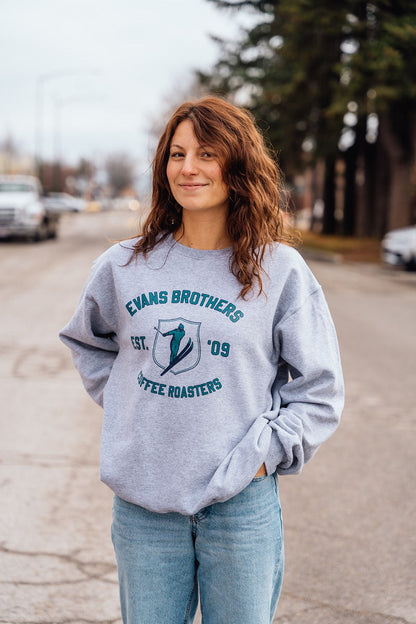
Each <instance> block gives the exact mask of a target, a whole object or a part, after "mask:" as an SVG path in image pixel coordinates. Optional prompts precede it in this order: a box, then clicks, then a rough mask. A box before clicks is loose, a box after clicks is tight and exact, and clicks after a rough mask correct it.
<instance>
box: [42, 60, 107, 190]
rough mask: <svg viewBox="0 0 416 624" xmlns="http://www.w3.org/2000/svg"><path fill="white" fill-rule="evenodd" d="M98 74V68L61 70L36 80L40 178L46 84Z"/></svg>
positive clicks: (43, 75)
mask: <svg viewBox="0 0 416 624" xmlns="http://www.w3.org/2000/svg"><path fill="white" fill-rule="evenodd" d="M85 74H87V75H96V74H98V70H88V69H85V70H84V69H79V70H61V71H55V72H49V73H47V74H41V75H40V76H38V78H37V80H36V99H35V166H36V173H37V175H38V176H39V178H41V177H42V152H43V105H44V88H45V85H46V84H47V83H49V82H51V81H53V80H57V79H60V78H66V77H71V76H79V75H85Z"/></svg>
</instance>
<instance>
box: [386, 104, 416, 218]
mask: <svg viewBox="0 0 416 624" xmlns="http://www.w3.org/2000/svg"><path fill="white" fill-rule="evenodd" d="M406 112H407V114H406V113H404V114H403V119H398V116H397V113H398V111H393V112H392V114H390V115H384V116H381V117H380V119H379V137H380V145H381V148H382V149H383V150H384V151H385V153H386V156H387V159H388V168H389V172H390V188H389V195H388V204H387V223H386V227H387V230H392V229H396V228H400V227H405V226H407V225H410V224H411V220H412V211H411V191H412V187H411V177H412V169H413V165H414V146H413V129H414V124H412V123H411V122H412V119H411V118H409V111H406Z"/></svg>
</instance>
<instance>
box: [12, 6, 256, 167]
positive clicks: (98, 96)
mask: <svg viewBox="0 0 416 624" xmlns="http://www.w3.org/2000/svg"><path fill="white" fill-rule="evenodd" d="M253 19H254V18H253V16H251V17H250V16H247V15H244V14H243V15H241V13H240V14H239V15H238V16H237V15H235V14H231V15H230V14H229V13H228V12H224V11H219V10H218V9H216V8H215V7H214V6H213V5H211V4H210V3H209V2H207V1H206V0H0V58H1V62H0V141H3V140H4V139H5V137H7V136H11V137H12V138H13V139H14V141H15V142H16V143H17V145H18V147H19V149H21V150H22V151H27V152H30V153H33V152H34V150H35V144H36V139H35V137H36V127H38V128H40V129H41V152H42V156H43V157H44V158H51V157H52V156H53V155H54V153H55V151H56V150H57V149H58V150H60V151H61V153H62V154H63V156H64V159H65V160H66V161H67V162H70V163H74V162H77V160H78V159H79V157H81V156H84V157H87V158H88V157H89V158H91V157H92V158H100V157H102V156H103V155H105V154H107V153H112V152H119V151H125V152H129V153H131V154H132V155H133V156H134V157H136V158H138V159H140V160H142V161H145V160H147V159H148V145H149V139H148V129H149V125H150V122H151V119H152V118H154V117H155V116H157V115H158V114H159V112H162V111H163V110H164V109H165V108H166V101H167V99H169V96H171V95H172V94H174V93H176V92H181V90H182V89H185V88H186V85H187V84H188V83H189V81H190V79H191V76H192V71H193V70H194V69H209V68H210V67H212V65H213V64H214V62H215V60H216V58H217V57H218V54H219V49H218V47H217V46H216V45H215V44H214V43H213V42H212V41H211V40H210V38H209V34H210V33H211V34H214V35H219V36H224V37H227V38H236V37H237V36H238V32H239V28H240V26H242V25H244V24H246V25H247V24H249V23H250V22H252V21H253ZM50 74H54V75H55V77H54V78H52V79H51V78H49V79H46V80H41V79H40V78H41V77H42V76H47V75H50ZM39 90H40V92H41V94H42V96H43V97H42V101H43V115H42V116H41V115H40V114H39V113H36V110H37V107H36V93H39Z"/></svg>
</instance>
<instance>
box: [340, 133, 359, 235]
mask: <svg viewBox="0 0 416 624" xmlns="http://www.w3.org/2000/svg"><path fill="white" fill-rule="evenodd" d="M344 162H345V174H344V178H345V187H344V218H343V223H342V233H343V234H344V236H354V234H355V203H356V192H355V190H356V189H355V173H356V170H357V147H356V145H355V144H354V145H352V147H350V148H349V149H348V150H346V151H345V153H344Z"/></svg>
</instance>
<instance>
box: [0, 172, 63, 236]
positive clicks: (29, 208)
mask: <svg viewBox="0 0 416 624" xmlns="http://www.w3.org/2000/svg"><path fill="white" fill-rule="evenodd" d="M58 221H59V216H58V215H56V214H51V213H50V212H48V210H47V208H46V206H45V205H44V203H43V198H42V187H41V184H40V182H39V180H38V178H36V177H35V176H25V175H1V176H0V238H8V237H10V236H23V237H25V238H28V239H31V240H45V239H46V238H56V236H57V233H58Z"/></svg>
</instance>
